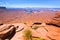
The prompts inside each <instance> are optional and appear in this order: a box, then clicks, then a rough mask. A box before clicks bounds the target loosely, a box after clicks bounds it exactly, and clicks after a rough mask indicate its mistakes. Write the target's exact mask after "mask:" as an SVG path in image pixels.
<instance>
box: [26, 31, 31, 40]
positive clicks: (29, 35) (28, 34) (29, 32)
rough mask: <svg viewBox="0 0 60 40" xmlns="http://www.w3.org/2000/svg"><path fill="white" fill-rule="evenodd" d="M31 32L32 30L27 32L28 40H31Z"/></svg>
mask: <svg viewBox="0 0 60 40" xmlns="http://www.w3.org/2000/svg"><path fill="white" fill-rule="evenodd" d="M31 35H32V34H31V31H30V30H25V37H26V40H30V39H31Z"/></svg>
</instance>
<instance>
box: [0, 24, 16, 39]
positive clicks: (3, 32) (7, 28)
mask: <svg viewBox="0 0 60 40" xmlns="http://www.w3.org/2000/svg"><path fill="white" fill-rule="evenodd" d="M15 30H16V29H15V27H14V25H11V24H4V25H2V26H0V39H2V40H4V39H10V38H11V37H12V36H13V35H14V33H15Z"/></svg>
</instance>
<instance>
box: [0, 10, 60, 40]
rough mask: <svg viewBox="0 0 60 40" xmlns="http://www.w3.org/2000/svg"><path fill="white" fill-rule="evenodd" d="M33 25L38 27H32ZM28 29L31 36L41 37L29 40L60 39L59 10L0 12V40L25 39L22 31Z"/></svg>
mask: <svg viewBox="0 0 60 40" xmlns="http://www.w3.org/2000/svg"><path fill="white" fill-rule="evenodd" d="M34 26H39V27H38V28H37V29H34ZM28 29H29V30H30V31H31V35H32V37H42V38H41V39H29V40H60V11H52V10H41V11H33V12H32V13H30V14H29V13H28V12H26V11H23V10H18V11H17V10H4V11H2V12H0V38H1V40H5V39H10V40H27V39H26V38H25V36H24V32H25V30H28ZM10 35H12V36H11V37H10Z"/></svg>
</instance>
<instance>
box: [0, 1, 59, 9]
mask: <svg viewBox="0 0 60 40" xmlns="http://www.w3.org/2000/svg"><path fill="white" fill-rule="evenodd" d="M0 6H6V7H7V8H25V7H41V8H60V0H0Z"/></svg>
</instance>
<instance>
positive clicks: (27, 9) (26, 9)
mask: <svg viewBox="0 0 60 40" xmlns="http://www.w3.org/2000/svg"><path fill="white" fill-rule="evenodd" d="M0 9H8V10H24V11H40V10H53V11H57V10H60V8H29V7H27V8H6V7H0Z"/></svg>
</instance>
